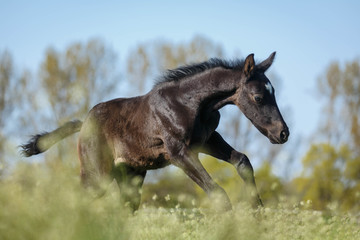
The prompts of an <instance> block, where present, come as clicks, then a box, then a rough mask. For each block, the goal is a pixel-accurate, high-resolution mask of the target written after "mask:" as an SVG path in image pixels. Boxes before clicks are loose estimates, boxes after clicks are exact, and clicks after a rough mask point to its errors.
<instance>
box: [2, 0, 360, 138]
mask: <svg viewBox="0 0 360 240" xmlns="http://www.w3.org/2000/svg"><path fill="white" fill-rule="evenodd" d="M99 2H100V1H94V0H88V1H84V0H81V1H67V0H66V1H65V0H64V1H18V0H12V1H10V0H8V1H3V0H1V2H0V51H2V50H4V49H8V50H9V51H10V52H11V53H12V54H13V57H14V59H15V62H16V64H17V66H18V67H19V68H23V67H24V68H30V69H31V70H32V71H33V72H35V73H36V70H37V68H38V66H39V63H40V61H41V60H42V57H43V56H44V52H45V50H46V48H48V47H49V46H53V47H55V48H57V49H59V50H63V49H65V48H66V46H68V45H69V44H71V43H72V42H75V41H84V42H85V41H87V40H88V39H90V38H93V37H100V38H102V39H104V40H105V41H106V43H108V44H110V45H111V46H112V47H113V48H114V49H115V50H116V52H117V53H118V55H119V62H120V64H124V59H125V57H126V56H127V54H128V51H129V50H130V49H131V48H134V47H135V46H136V45H137V44H138V43H143V42H146V41H150V40H156V39H165V40H168V41H174V42H182V41H188V40H190V39H191V38H192V37H193V36H194V35H203V36H205V37H207V38H209V39H211V40H212V41H214V42H216V43H219V44H221V45H222V46H223V48H224V49H225V50H226V52H227V53H228V54H229V55H230V56H233V53H234V52H238V53H240V55H241V56H240V57H244V56H246V55H247V54H249V53H255V58H257V59H265V58H266V57H268V55H269V54H270V53H271V52H273V51H277V58H276V61H275V63H274V65H273V67H272V68H273V69H272V70H273V71H274V72H275V73H276V75H278V76H279V77H280V78H281V80H282V87H281V93H278V94H280V99H279V100H278V103H279V105H280V108H281V106H290V108H291V110H292V117H291V118H292V123H291V132H292V135H293V136H300V135H302V136H305V137H309V136H310V134H311V133H313V132H314V130H315V129H316V127H317V126H318V125H319V120H320V118H319V116H320V106H321V100H320V99H319V96H318V95H317V94H316V93H317V90H316V79H317V78H318V77H319V76H320V75H321V74H322V73H324V71H325V69H326V67H327V66H328V65H329V64H330V62H331V61H334V60H337V61H340V62H341V63H344V62H346V61H352V60H354V59H356V58H359V57H360V14H359V12H360V1H346V0H345V1H344V0H342V1H340V0H339V1H331V0H328V1H234V0H232V1H231V0H230V1H224V0H222V1H204V0H199V1H195V0H192V1H191V0H190V1H189V0H183V1H159V0H155V1H136V0H131V1H101V3H99ZM275 87H276V86H275Z"/></svg>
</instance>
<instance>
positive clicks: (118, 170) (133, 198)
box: [112, 164, 146, 211]
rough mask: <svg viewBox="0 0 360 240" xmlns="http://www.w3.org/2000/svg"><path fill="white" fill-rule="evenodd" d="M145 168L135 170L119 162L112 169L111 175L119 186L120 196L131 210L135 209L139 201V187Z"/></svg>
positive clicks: (141, 183) (142, 181)
mask: <svg viewBox="0 0 360 240" xmlns="http://www.w3.org/2000/svg"><path fill="white" fill-rule="evenodd" d="M145 175H146V170H136V169H134V168H132V167H129V166H127V165H126V164H119V165H117V166H115V167H114V169H113V170H112V176H113V177H114V178H115V179H116V182H117V183H118V185H119V188H120V194H121V198H122V199H123V201H124V202H125V204H126V205H128V206H129V207H130V208H131V209H132V210H133V211H135V210H137V209H138V208H139V205H140V201H141V187H142V185H143V183H144V178H145Z"/></svg>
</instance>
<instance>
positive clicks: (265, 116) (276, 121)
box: [234, 52, 289, 144]
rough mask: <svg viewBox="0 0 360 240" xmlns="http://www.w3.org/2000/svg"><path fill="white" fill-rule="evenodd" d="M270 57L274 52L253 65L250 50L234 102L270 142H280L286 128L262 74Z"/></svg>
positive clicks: (273, 92)
mask: <svg viewBox="0 0 360 240" xmlns="http://www.w3.org/2000/svg"><path fill="white" fill-rule="evenodd" d="M274 58H275V52H274V53H272V54H271V55H270V56H269V58H268V59H266V60H265V61H263V62H261V63H260V64H257V65H255V62H254V54H250V55H249V56H248V57H247V58H246V59H245V63H244V67H243V70H242V73H241V80H240V85H239V87H238V89H237V92H236V95H235V96H236V98H235V101H234V102H235V104H236V105H237V106H238V107H239V108H240V109H241V111H242V112H243V113H244V114H245V116H246V117H247V118H248V119H250V121H251V122H252V123H253V124H254V126H255V127H256V128H257V129H259V131H260V132H261V133H262V134H264V135H265V136H266V137H268V138H269V140H270V142H271V143H280V144H282V143H285V142H286V141H287V140H288V137H289V129H288V127H287V125H286V123H285V122H284V119H283V118H282V116H281V113H280V111H279V108H278V106H277V104H276V100H275V90H274V88H273V86H272V85H271V83H270V81H269V79H268V78H267V77H266V76H265V71H266V70H267V69H268V68H269V67H270V66H271V64H272V62H273V60H274Z"/></svg>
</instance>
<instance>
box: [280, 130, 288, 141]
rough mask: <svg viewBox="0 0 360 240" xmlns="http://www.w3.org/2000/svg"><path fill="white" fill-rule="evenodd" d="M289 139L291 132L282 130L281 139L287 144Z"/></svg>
mask: <svg viewBox="0 0 360 240" xmlns="http://www.w3.org/2000/svg"><path fill="white" fill-rule="evenodd" d="M288 137H289V131H286V130H282V131H281V133H280V139H281V140H282V141H284V142H285V141H286V140H287V139H288Z"/></svg>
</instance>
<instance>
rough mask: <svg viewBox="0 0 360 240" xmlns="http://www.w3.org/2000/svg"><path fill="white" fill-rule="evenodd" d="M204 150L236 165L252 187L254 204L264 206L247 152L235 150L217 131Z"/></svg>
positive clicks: (245, 180)
mask: <svg viewBox="0 0 360 240" xmlns="http://www.w3.org/2000/svg"><path fill="white" fill-rule="evenodd" d="M203 152H204V153H206V154H209V155H211V156H213V157H216V158H218V159H221V160H224V161H226V162H229V163H231V164H232V165H234V167H235V168H236V170H237V172H238V174H239V175H240V177H241V178H242V179H243V180H244V182H245V183H246V185H247V187H248V188H250V194H251V197H252V198H253V204H255V205H256V206H263V203H262V201H261V199H260V196H259V194H258V191H257V188H256V184H255V177H254V170H253V167H252V166H251V163H250V161H249V159H248V157H247V156H246V155H245V154H243V153H241V152H238V151H236V150H234V149H233V148H232V147H231V146H230V145H229V144H228V143H227V142H226V141H225V140H224V139H223V138H222V137H221V135H220V134H219V133H218V132H216V131H215V132H214V133H213V134H212V135H211V137H210V139H209V140H208V142H207V143H206V145H205V149H204V151H203Z"/></svg>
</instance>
